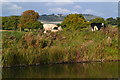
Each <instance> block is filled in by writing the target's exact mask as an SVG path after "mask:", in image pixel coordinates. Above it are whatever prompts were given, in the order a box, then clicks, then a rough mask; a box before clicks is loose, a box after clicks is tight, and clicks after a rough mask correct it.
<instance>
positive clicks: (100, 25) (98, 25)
mask: <svg viewBox="0 0 120 80" xmlns="http://www.w3.org/2000/svg"><path fill="white" fill-rule="evenodd" d="M101 27H106V26H105V24H104V23H91V28H92V31H96V30H100V29H101Z"/></svg>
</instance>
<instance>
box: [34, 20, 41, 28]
mask: <svg viewBox="0 0 120 80" xmlns="http://www.w3.org/2000/svg"><path fill="white" fill-rule="evenodd" d="M32 27H33V29H43V24H42V23H41V22H39V21H36V22H35V23H33V24H32Z"/></svg>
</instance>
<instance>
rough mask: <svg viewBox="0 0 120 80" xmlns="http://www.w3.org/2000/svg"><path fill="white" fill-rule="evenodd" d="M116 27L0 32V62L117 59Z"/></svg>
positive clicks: (32, 62)
mask: <svg viewBox="0 0 120 80" xmlns="http://www.w3.org/2000/svg"><path fill="white" fill-rule="evenodd" d="M117 31H118V28H112V27H110V26H109V27H108V28H106V29H102V30H101V31H96V32H91V31H89V30H84V31H79V30H77V31H62V32H58V33H47V34H43V33H42V31H39V32H16V31H15V32H14V31H4V32H2V35H3V36H2V39H3V42H2V45H3V50H2V52H3V53H2V54H3V56H2V64H3V66H4V67H5V66H6V67H9V66H18V65H19V66H20V65H21V66H25V65H38V64H44V63H64V62H81V61H102V60H103V61H104V60H119V57H118V33H117Z"/></svg>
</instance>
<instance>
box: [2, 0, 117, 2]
mask: <svg viewBox="0 0 120 80" xmlns="http://www.w3.org/2000/svg"><path fill="white" fill-rule="evenodd" d="M1 1H2V2H119V0H1Z"/></svg>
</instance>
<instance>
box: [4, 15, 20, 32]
mask: <svg viewBox="0 0 120 80" xmlns="http://www.w3.org/2000/svg"><path fill="white" fill-rule="evenodd" d="M19 20H20V16H10V17H2V29H3V30H4V29H5V30H17V26H18V24H19Z"/></svg>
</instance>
